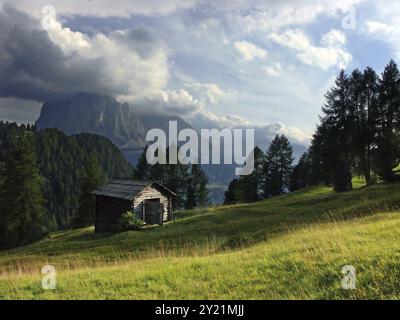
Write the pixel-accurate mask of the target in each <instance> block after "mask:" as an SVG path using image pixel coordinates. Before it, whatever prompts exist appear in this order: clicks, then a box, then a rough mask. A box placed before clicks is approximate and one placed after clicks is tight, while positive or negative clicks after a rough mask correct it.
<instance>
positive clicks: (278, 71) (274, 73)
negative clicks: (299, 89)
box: [263, 62, 283, 78]
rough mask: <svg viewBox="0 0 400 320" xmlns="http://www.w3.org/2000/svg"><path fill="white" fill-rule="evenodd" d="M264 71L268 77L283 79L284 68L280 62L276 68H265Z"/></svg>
mask: <svg viewBox="0 0 400 320" xmlns="http://www.w3.org/2000/svg"><path fill="white" fill-rule="evenodd" d="M263 70H264V72H265V74H266V75H267V76H271V77H274V78H278V77H281V76H282V74H283V68H282V66H281V64H280V63H279V62H278V63H276V65H275V66H271V67H263Z"/></svg>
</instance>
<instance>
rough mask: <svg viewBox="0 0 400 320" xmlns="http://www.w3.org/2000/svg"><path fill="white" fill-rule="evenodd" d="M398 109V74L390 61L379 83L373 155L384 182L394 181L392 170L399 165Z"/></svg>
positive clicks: (399, 78)
mask: <svg viewBox="0 0 400 320" xmlns="http://www.w3.org/2000/svg"><path fill="white" fill-rule="evenodd" d="M399 108H400V73H399V70H398V68H397V65H396V63H395V62H394V61H393V60H391V61H390V62H389V64H388V65H387V66H386V68H385V70H384V72H383V74H382V79H381V81H380V83H379V101H378V112H377V141H376V143H377V151H376V153H375V165H376V168H377V171H378V174H379V175H380V176H381V177H382V178H383V179H384V180H386V181H393V180H394V178H395V176H394V172H393V169H394V168H395V167H396V166H397V165H398V164H399Z"/></svg>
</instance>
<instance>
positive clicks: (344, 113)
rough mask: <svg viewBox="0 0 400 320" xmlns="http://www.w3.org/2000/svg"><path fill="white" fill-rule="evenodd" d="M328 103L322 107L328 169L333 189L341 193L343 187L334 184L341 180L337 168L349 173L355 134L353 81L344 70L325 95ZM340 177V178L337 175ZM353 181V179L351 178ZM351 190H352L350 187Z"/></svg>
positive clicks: (323, 141)
mask: <svg viewBox="0 0 400 320" xmlns="http://www.w3.org/2000/svg"><path fill="white" fill-rule="evenodd" d="M325 97H326V103H325V105H324V107H323V108H322V111H323V113H324V117H323V118H321V121H322V125H321V126H322V128H323V130H322V131H323V135H322V137H321V138H322V144H323V146H324V149H325V150H324V153H325V161H326V167H327V169H328V170H329V173H330V175H331V180H332V183H333V184H334V189H335V190H337V191H346V190H348V187H347V186H346V188H345V189H344V190H341V186H342V184H339V185H335V183H337V182H339V181H341V180H342V175H341V173H340V171H339V169H338V168H342V169H345V172H346V173H348V172H350V174H351V171H350V168H351V164H352V162H353V158H352V155H353V152H352V148H353V144H352V140H351V139H352V133H353V132H354V129H353V124H354V112H353V111H352V110H353V109H352V103H351V90H350V79H349V78H348V76H347V75H346V74H345V72H344V71H343V70H342V71H341V72H340V74H339V76H338V77H337V79H336V81H335V86H334V87H333V88H332V89H331V90H330V91H328V93H327V94H326V95H325ZM338 174H340V175H339V176H337V175H338ZM350 181H351V179H350ZM350 189H351V187H350Z"/></svg>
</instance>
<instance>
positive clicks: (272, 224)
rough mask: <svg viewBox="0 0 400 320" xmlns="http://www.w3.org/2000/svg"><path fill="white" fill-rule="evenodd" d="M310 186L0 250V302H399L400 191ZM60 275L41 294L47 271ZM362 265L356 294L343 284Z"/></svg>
mask: <svg viewBox="0 0 400 320" xmlns="http://www.w3.org/2000/svg"><path fill="white" fill-rule="evenodd" d="M355 185H356V186H357V188H356V189H355V190H353V191H351V192H348V193H343V194H337V193H334V192H332V191H331V189H330V188H327V187H313V188H309V189H306V190H302V191H298V192H294V193H291V194H287V195H283V196H280V197H277V198H273V199H270V200H265V201H261V202H257V203H253V204H243V205H234V206H221V207H212V208H208V209H198V210H192V211H181V212H177V213H176V221H175V222H171V223H167V224H165V225H164V226H162V227H158V226H157V227H149V228H146V229H144V230H142V231H129V232H124V233H120V234H94V233H93V228H86V229H79V230H70V231H63V232H56V233H53V234H51V235H49V237H48V238H47V239H45V240H43V241H41V242H38V243H36V244H33V245H30V246H26V247H23V248H18V249H15V250H11V251H0V299H399V298H400V212H399V210H398V207H399V206H400V185H399V184H395V185H393V184H392V185H386V184H378V185H375V186H371V187H364V186H363V183H362V181H356V183H355ZM46 264H50V265H53V266H54V267H55V268H56V270H57V289H56V290H43V289H42V287H41V279H42V277H43V275H42V274H41V268H42V267H43V266H44V265H46ZM345 265H353V266H354V267H355V268H356V276H357V282H356V289H355V290H344V289H342V287H341V280H342V278H343V274H342V273H341V270H342V267H343V266H345Z"/></svg>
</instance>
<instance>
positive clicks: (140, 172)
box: [136, 146, 151, 180]
mask: <svg viewBox="0 0 400 320" xmlns="http://www.w3.org/2000/svg"><path fill="white" fill-rule="evenodd" d="M147 149H148V146H146V148H145V149H144V151H143V153H142V154H141V155H140V157H139V160H138V162H137V165H136V178H137V179H139V180H149V178H150V174H151V172H150V171H151V165H150V164H149V163H148V162H147V158H146V153H147Z"/></svg>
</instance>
